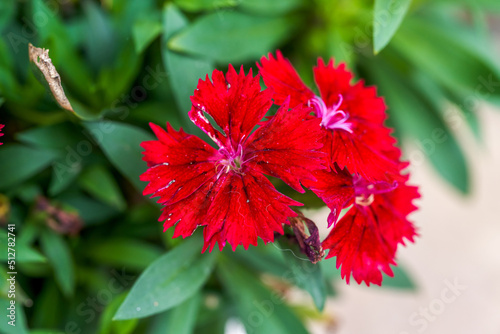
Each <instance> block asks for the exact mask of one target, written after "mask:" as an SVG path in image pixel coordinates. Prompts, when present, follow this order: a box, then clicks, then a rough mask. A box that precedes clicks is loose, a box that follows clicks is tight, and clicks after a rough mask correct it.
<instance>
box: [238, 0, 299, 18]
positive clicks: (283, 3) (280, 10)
mask: <svg viewBox="0 0 500 334" xmlns="http://www.w3.org/2000/svg"><path fill="white" fill-rule="evenodd" d="M303 5H304V1H303V0H273V1H269V0H239V6H240V8H241V9H243V10H244V11H248V12H252V13H256V14H263V15H269V16H270V15H279V14H284V13H288V12H290V11H292V10H294V9H297V8H299V7H301V6H303Z"/></svg>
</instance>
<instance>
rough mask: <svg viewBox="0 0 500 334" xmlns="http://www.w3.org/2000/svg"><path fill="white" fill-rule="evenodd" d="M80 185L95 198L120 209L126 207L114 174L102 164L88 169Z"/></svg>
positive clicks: (81, 178)
mask: <svg viewBox="0 0 500 334" xmlns="http://www.w3.org/2000/svg"><path fill="white" fill-rule="evenodd" d="M80 185H81V186H82V189H84V190H86V191H87V192H88V193H89V194H91V195H92V196H94V197H95V198H97V199H99V200H101V201H103V202H104V203H107V204H109V205H111V206H113V207H115V208H116V209H118V210H123V209H125V207H126V205H127V204H126V202H125V199H124V198H123V195H122V191H121V189H120V187H118V184H117V183H116V181H115V179H114V177H113V175H112V174H111V173H110V172H109V171H108V170H107V169H106V168H105V167H103V166H101V165H94V166H92V167H90V168H89V169H87V170H86V171H85V172H84V173H83V174H82V176H81V177H80Z"/></svg>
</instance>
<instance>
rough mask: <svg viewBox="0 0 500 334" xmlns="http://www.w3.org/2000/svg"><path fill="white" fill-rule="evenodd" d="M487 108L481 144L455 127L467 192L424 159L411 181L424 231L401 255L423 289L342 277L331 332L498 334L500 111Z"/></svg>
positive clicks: (418, 222)
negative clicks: (466, 167) (367, 283)
mask: <svg viewBox="0 0 500 334" xmlns="http://www.w3.org/2000/svg"><path fill="white" fill-rule="evenodd" d="M482 109H484V110H481V113H480V115H479V116H480V120H481V124H482V129H483V140H482V141H483V142H482V143H478V142H477V141H476V142H475V141H474V139H473V137H472V135H471V134H470V132H469V131H468V130H467V129H466V127H465V126H461V127H459V128H458V129H457V131H458V132H459V135H460V138H461V141H462V142H463V143H464V144H465V147H466V149H467V151H466V154H467V157H468V160H469V162H470V169H471V184H472V192H471V194H470V196H468V197H465V196H462V195H460V194H459V193H458V192H457V191H455V190H454V189H452V188H451V187H450V186H449V185H448V184H446V183H445V182H444V181H443V180H442V179H441V178H440V177H439V176H438V175H437V174H436V172H435V171H434V170H433V169H432V167H431V166H430V165H429V164H427V163H424V164H423V165H421V166H418V168H416V169H414V170H413V178H412V180H413V182H412V183H413V184H417V185H420V187H421V188H420V189H421V194H422V199H421V200H420V201H419V206H420V210H419V211H418V212H417V213H415V214H414V215H413V221H415V223H416V225H417V226H418V228H419V233H420V238H418V239H417V241H416V244H412V245H409V247H406V248H400V250H399V251H398V259H399V263H402V264H403V265H404V266H405V268H406V270H407V271H408V272H409V274H410V275H411V276H412V277H413V279H414V280H415V283H416V284H417V286H418V290H417V291H416V292H403V291H398V290H392V289H380V288H378V287H375V288H371V287H370V288H367V287H365V286H358V285H356V284H355V283H354V284H353V283H351V285H350V286H347V285H345V284H343V282H340V281H339V282H338V284H337V289H338V292H339V294H338V296H337V297H336V298H335V299H332V300H330V301H329V303H328V306H327V308H326V312H328V313H329V314H331V315H333V316H334V317H335V319H336V321H337V329H336V331H334V333H336V334H351V333H355V334H358V333H361V334H364V333H368V334H379V333H380V334H413V333H427V334H448V333H450V334H451V333H453V334H469V333H482V334H500V193H499V189H500V110H494V109H492V108H491V107H484V108H482ZM411 149H412V148H411V147H410V151H407V152H411ZM413 149H415V148H413ZM317 215H318V216H317V218H315V220H316V221H321V220H325V219H326V215H327V212H318V213H317ZM314 332H315V333H331V330H330V331H327V330H325V329H322V328H321V326H319V327H317V328H316V327H314Z"/></svg>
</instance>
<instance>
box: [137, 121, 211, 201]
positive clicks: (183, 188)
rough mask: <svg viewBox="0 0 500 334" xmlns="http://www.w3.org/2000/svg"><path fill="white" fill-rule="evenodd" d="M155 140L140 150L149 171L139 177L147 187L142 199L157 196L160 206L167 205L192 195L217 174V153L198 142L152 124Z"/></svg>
mask: <svg viewBox="0 0 500 334" xmlns="http://www.w3.org/2000/svg"><path fill="white" fill-rule="evenodd" d="M151 128H152V129H153V131H154V132H155V133H156V135H157V136H158V140H153V141H146V142H143V143H142V144H141V146H142V147H143V148H144V149H145V150H146V151H145V152H143V154H144V157H143V160H145V161H146V162H147V163H148V166H149V167H150V168H149V169H148V170H147V171H146V172H145V173H144V174H142V175H141V181H147V182H149V184H148V185H147V186H146V188H145V189H144V192H143V194H144V195H150V194H151V195H152V196H153V197H156V196H159V197H160V199H159V200H158V202H159V203H162V204H165V205H169V204H172V203H175V202H176V201H179V200H181V199H183V198H186V197H187V196H189V195H191V194H192V193H193V192H194V191H196V190H197V189H198V188H199V187H200V186H202V185H203V184H204V183H205V182H207V181H208V180H209V179H211V178H213V177H214V175H215V174H216V169H215V165H214V162H215V161H216V159H217V157H218V152H217V151H216V150H215V149H214V148H212V147H211V146H209V145H208V144H206V143H205V142H204V141H203V140H201V139H200V138H198V137H196V136H193V135H187V134H185V133H184V132H183V131H182V130H180V131H178V132H177V131H175V130H173V129H172V128H171V127H170V125H168V129H167V131H164V130H163V129H161V128H160V127H159V126H157V125H154V124H151Z"/></svg>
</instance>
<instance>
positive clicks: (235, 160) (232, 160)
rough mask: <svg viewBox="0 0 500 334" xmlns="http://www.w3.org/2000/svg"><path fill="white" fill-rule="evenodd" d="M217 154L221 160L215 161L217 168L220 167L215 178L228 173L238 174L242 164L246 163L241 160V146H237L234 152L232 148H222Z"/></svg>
mask: <svg viewBox="0 0 500 334" xmlns="http://www.w3.org/2000/svg"><path fill="white" fill-rule="evenodd" d="M219 153H220V154H221V155H222V158H221V159H220V160H219V161H217V166H222V169H221V170H219V172H218V173H217V178H219V177H220V176H221V175H222V174H224V173H229V172H230V171H234V172H236V173H240V171H241V168H242V166H243V164H244V163H245V162H247V161H248V160H243V146H242V145H241V144H238V148H237V149H236V150H235V149H234V148H233V147H230V148H229V149H228V148H226V147H222V148H220V149H219Z"/></svg>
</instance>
